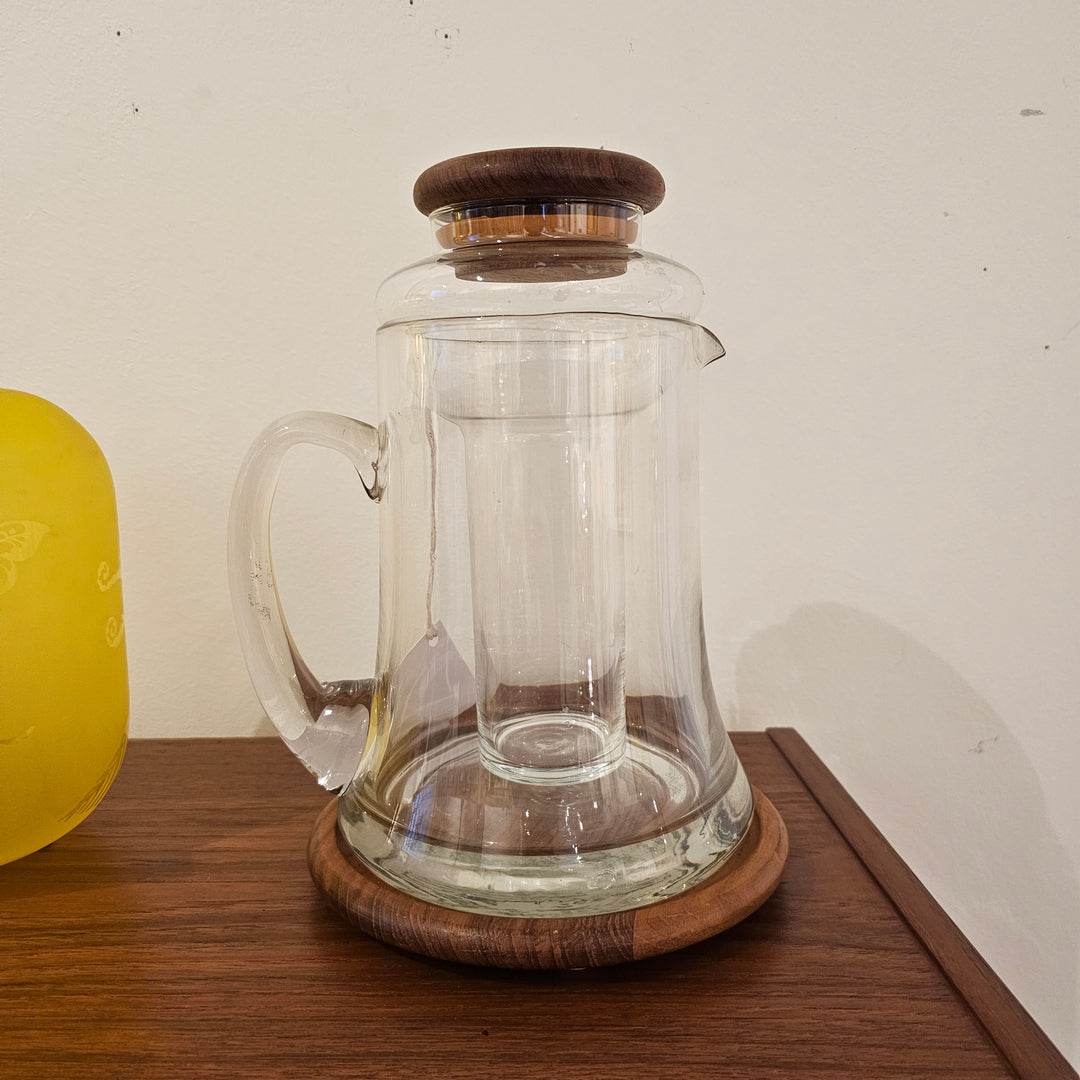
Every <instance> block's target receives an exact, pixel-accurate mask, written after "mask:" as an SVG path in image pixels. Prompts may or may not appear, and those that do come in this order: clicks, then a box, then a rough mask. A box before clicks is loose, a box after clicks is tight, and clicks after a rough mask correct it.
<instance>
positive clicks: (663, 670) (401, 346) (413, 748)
mask: <svg viewBox="0 0 1080 1080" xmlns="http://www.w3.org/2000/svg"><path fill="white" fill-rule="evenodd" d="M639 219H640V215H639V214H637V213H636V211H635V210H634V208H632V207H624V206H623V207H620V206H614V207H600V208H597V207H596V206H594V205H593V204H578V203H574V204H568V203H559V204H548V205H544V206H539V207H535V206H533V207H505V206H503V207H494V208H492V207H488V208H481V211H478V212H476V213H475V214H472V215H470V214H469V213H467V212H465V211H453V210H451V211H445V212H439V213H436V214H435V215H433V224H434V226H435V232H436V237H437V241H438V242H439V243H440V247H441V246H442V245H449V246H448V247H446V249H445V250H440V253H439V254H437V255H436V256H435V257H434V258H432V259H428V260H425V261H424V262H422V263H419V264H416V265H415V266H412V267H408V268H406V269H405V270H403V271H401V272H400V273H399V274H397V275H395V276H394V277H393V278H391V279H390V280H389V281H388V282H387V283H386V285H384V287H383V289H382V290H381V292H380V295H379V300H378V304H379V311H380V315H381V316H382V318H383V320H384V324H383V326H382V327H381V329H380V330H379V332H378V334H377V338H376V348H377V360H378V374H379V406H378V413H379V417H380V420H379V425H378V429H377V434H376V431H375V430H373V429H371V428H367V426H366V425H359V428H358V429H356V431H355V438H354V440H353V443H352V445H351V446H348V447H347V446H344V445H338V448H339V449H342V450H343V452H346V453H348V454H350V456H352V457H353V459H354V461H355V462H356V463H357V466H358V468H359V469H360V471H361V474H362V475H364V474H365V473H367V474H368V476H370V477H371V479H370V481H369V480H368V479H367V477H365V483H368V486H369V490H370V492H371V493H372V495H373V497H376V498H378V500H379V501H380V503H381V506H380V514H381V537H380V622H379V644H378V656H377V660H376V676H375V678H374V680H372V681H371V682H370V684H364V685H361V684H356V687H354V688H353V689H354V690H356V691H357V692H356V693H354V694H353V696H352V697H351V698H350V695H349V693H348V690H349V688H348V687H344V688H343V687H342V686H340V685H339V686H336V687H334V688H331V689H330V690H329V691H328V690H326V689H324V690H322V691H321V692H320V690H319V689H318V687H317V685H316V684H314V682H313V680H312V679H311V677H310V676H309V675H308V674H307V672H306V669H304V668H303V665H302V662H300V661H299V658H298V657H297V656H296V655H295V650H294V649H293V648H292V647H291V644H290V643H288V640H287V631H286V630H285V629H284V624H283V622H282V623H281V627H280V634H278V636H277V637H275V634H276V633H277V632H276V631H275V630H274V623H275V616H276V615H277V612H276V610H275V609H276V604H273V603H270V604H261V605H260V602H259V599H258V593H259V589H260V588H261V587H262V586H261V585H260V575H259V573H258V572H257V571H253V570H252V566H253V565H254V563H253V560H254V562H258V561H259V559H261V558H262V556H261V555H258V554H256V555H255V556H252V555H251V551H252V550H253V549H252V548H251V546H250V545H245V544H243V543H238V544H237V545H236V549H237V550H236V552H234V556H233V576H234V596H235V595H236V593H237V590H238V589H243V590H244V592H245V594H246V595H245V596H244V597H243V598H242V599H241V601H240V603H239V604H238V605H237V611H238V617H239V619H240V621H241V625H242V638H243V637H244V631H243V626H244V624H245V620H246V621H247V623H250V624H251V626H252V629H251V633H250V635H249V638H250V639H251V640H250V641H247V643H246V644H245V651H246V652H248V654H249V665H250V664H251V653H252V651H255V652H256V653H257V654H258V656H259V657H264V656H265V655H266V654H267V652H269V653H272V654H274V659H273V662H272V663H270V664H269V665H267V664H265V663H264V662H263V660H261V659H257V660H256V663H255V665H254V666H253V668H252V674H253V677H254V678H255V681H256V685H257V686H259V684H260V676H259V675H258V673H257V671H256V668H257V667H258V665H259V664H263V666H264V667H266V668H267V670H266V672H265V676H266V678H265V679H264V682H266V684H267V685H269V681H272V679H273V678H274V677H275V676H274V675H273V669H275V668H277V669H280V668H285V669H286V670H287V673H288V674H289V676H290V679H291V691H290V685H289V684H288V683H282V682H281V680H280V679H279V681H278V685H279V687H281V688H282V689H281V692H280V693H279V694H278V695H277V698H276V700H277V702H278V706H277V708H278V711H279V712H282V706H281V702H282V701H286V705H285V707H284V711H286V712H289V711H290V710H291V715H290V716H289V717H285V718H284V720H283V721H280V726H281V727H282V730H283V732H284V733H285V734H286V737H287V738H289V739H290V741H291V742H292V744H293V745H294V746H295V747H296V748H297V749H298V751H299V752H300V753H301V754H302V755H304V756H307V755H306V747H307V746H308V745H313V743H314V741H315V740H317V738H318V736H317V732H318V729H319V728H320V726H323V727H325V728H326V729H327V731H328V732H330V731H332V732H334V733H335V734H334V736H333V739H334V740H335V742H334V747H335V748H334V749H333V750H332V752H329V753H328V754H326V755H324V756H323V757H322V758H321V759H320V760H319V761H318V762H315V761H312V767H313V768H314V770H315V771H317V772H318V773H320V774H321V775H322V776H323V777H324V780H326V781H327V782H328V783H330V784H331V785H332V786H341V787H342V788H343V790H342V794H341V799H340V801H339V817H338V820H339V827H340V829H341V831H342V833H343V835H344V836H345V838H346V839H347V841H348V842H349V844H350V845H351V846H352V848H353V849H354V850H355V851H356V852H357V854H358V855H359V856H360V857H361V859H363V860H364V862H365V863H366V864H367V865H368V866H370V867H371V868H372V870H373V871H374V872H375V873H377V874H379V875H380V876H382V877H383V878H384V879H386V880H388V881H390V882H391V883H392V884H394V885H395V886H397V887H398V888H400V889H402V890H404V891H406V892H409V893H411V894H413V895H416V896H420V897H421V898H423V899H426V900H429V901H431V902H433V903H436V904H440V905H444V906H448V907H453V908H459V909H463V910H479V911H487V912H490V913H492V914H496V915H516V916H533V917H551V916H560V915H572V914H597V913H601V912H611V911H618V910H624V909H628V908H633V907H637V906H641V905H643V904H647V903H651V902H653V901H655V900H659V899H661V898H663V897H665V896H669V895H672V894H674V893H677V892H679V891H681V890H683V889H685V888H688V887H690V886H691V885H693V884H695V883H696V882H698V881H700V880H702V879H703V878H704V877H705V876H707V875H708V874H709V873H711V872H712V871H713V870H715V869H716V868H717V867H718V866H719V865H720V864H721V863H722V862H723V860H724V859H725V858H726V857H727V855H728V854H730V852H731V851H732V850H733V849H734V847H735V845H736V844H737V843H738V841H739V840H740V839H741V837H742V835H743V834H744V832H745V830H746V828H747V827H748V825H749V822H750V818H751V815H752V810H753V804H752V797H751V792H750V788H749V785H748V783H747V781H746V778H745V776H744V774H743V772H742V768H741V765H740V763H739V761H738V759H737V757H736V756H735V754H734V751H733V750H732V747H731V744H730V741H729V739H728V736H727V733H726V731H725V729H724V726H723V723H722V720H721V717H720V714H719V711H718V709H717V705H716V701H715V698H714V695H713V692H712V687H711V685H710V680H709V671H708V659H707V656H706V652H705V645H704V638H703V631H702V612H701V585H700V554H699V547H698V498H699V493H698V468H697V462H698V416H697V380H698V377H699V373H700V369H701V367H702V366H703V365H704V364H706V363H708V362H709V361H710V360H712V359H714V358H715V357H716V356H718V355H720V354H722V351H723V350H722V348H721V347H720V346H719V343H718V342H717V341H716V339H715V338H713V337H712V335H711V334H709V333H708V331H705V330H703V329H702V328H701V327H699V326H697V325H696V324H694V323H693V321H692V318H693V315H694V314H695V313H696V309H697V305H698V304H699V302H700V298H701V286H700V283H699V282H698V280H697V278H696V277H695V276H694V275H693V274H692V273H691V272H690V271H689V270H687V269H686V268H684V267H681V266H679V265H678V264H675V263H672V262H670V261H669V260H666V259H663V258H661V257H659V256H655V255H651V254H648V253H646V252H644V251H642V250H641V249H640V247H639V246H638V245H639V237H640V220H639ZM545 229H548V230H549V232H544V231H543V230H545ZM515 230H516V231H515ZM345 423H346V424H354V425H355V424H356V422H355V421H346V422H345ZM283 430H287V431H289V432H290V434H289V435H287V436H283V435H281V434H280V433H281V432H282V431H283ZM341 430H344V429H343V428H341V425H340V424H339V426H338V428H334V427H333V425H332V424H331V423H330V422H329V421H327V420H325V419H323V420H320V419H316V418H313V417H312V415H311V414H306V416H303V417H297V418H292V419H291V420H290V421H289V422H288V423H285V424H283V425H279V427H278V428H277V432H278V435H270V436H268V438H267V439H265V440H264V443H263V449H256V451H255V452H254V460H255V461H256V465H254V466H253V465H249V467H248V470H247V472H248V473H250V477H249V478H248V479H245V477H243V476H242V478H241V481H240V484H239V486H238V495H237V502H236V503H234V515H233V518H234V519H233V525H232V529H231V531H232V533H233V535H234V536H235V535H246V534H247V532H248V530H249V528H250V525H251V521H252V520H253V519H259V518H260V517H261V513H262V511H261V510H260V509H259V507H258V506H257V505H256V503H255V502H253V501H251V500H250V499H247V501H245V499H246V496H245V495H244V492H245V490H249V491H250V490H258V489H262V490H264V491H266V490H269V491H271V492H272V483H273V481H272V478H271V477H270V474H269V473H267V474H266V475H265V476H263V477H262V478H261V479H259V478H256V477H255V474H256V473H258V472H259V467H258V465H257V462H258V459H259V458H260V456H262V457H264V458H265V457H267V456H269V457H270V458H273V457H274V455H276V454H278V453H280V452H283V450H270V449H266V447H269V446H275V445H277V444H278V443H281V442H282V439H284V441H285V442H288V441H290V440H291V441H296V440H297V439H300V438H312V439H314V440H315V441H321V442H323V443H324V444H325V445H332V444H336V443H335V440H340V438H341V437H342V436H340V435H339V431H341ZM271 472H272V470H271ZM244 551H247V562H244ZM267 554H268V548H267ZM264 577H265V575H264ZM252 589H254V590H255V597H254V600H253V599H252ZM260 606H262V607H264V608H266V610H267V614H265V615H259V616H252V615H251V610H252V609H253V608H254V609H256V610H258V608H259V607H260ZM245 640H246V639H245ZM275 641H276V644H275ZM259 642H262V643H263V644H259ZM290 692H291V694H292V703H291V705H290V704H288V702H287V699H288V698H289V694H290ZM273 696H274V695H273V693H272V692H264V693H263V699H264V703H266V702H267V699H268V698H272V697H273ZM361 700H362V701H363V703H364V704H365V705H368V706H369V707H370V719H369V723H368V725H367V727H366V728H364V729H363V730H362V736H363V737H362V739H360V738H359V736H358V735H357V733H356V732H357V729H356V725H355V721H354V715H355V714H356V712H357V711H358V708H357V702H359V701H361ZM305 710H306V713H305ZM268 711H271V707H270V706H269V705H268ZM271 716H272V717H273V716H274V713H273V711H271ZM350 731H352V732H353V734H352V736H350V735H349V732H350ZM361 743H362V748H361ZM357 757H358V758H359V760H356V758H357Z"/></svg>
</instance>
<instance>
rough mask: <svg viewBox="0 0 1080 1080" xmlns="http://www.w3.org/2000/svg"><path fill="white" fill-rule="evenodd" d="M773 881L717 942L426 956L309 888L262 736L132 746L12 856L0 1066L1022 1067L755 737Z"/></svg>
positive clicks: (926, 1073)
mask: <svg viewBox="0 0 1080 1080" xmlns="http://www.w3.org/2000/svg"><path fill="white" fill-rule="evenodd" d="M734 742H735V745H736V749H737V750H738V752H739V754H740V756H741V758H742V760H743V762H744V763H745V765H746V768H747V772H748V774H749V776H750V778H751V780H752V781H753V782H754V783H755V784H756V786H758V787H759V788H761V789H762V790H763V791H764V792H765V793H766V794H767V795H768V796H769V798H770V799H772V801H773V802H774V803H775V804H776V806H777V808H778V809H779V811H780V813H781V814H782V815H783V818H784V820H785V822H786V824H787V827H788V831H789V834H790V839H791V853H790V856H789V859H788V863H787V867H786V869H785V872H784V877H783V880H782V882H781V884H780V887H779V888H778V889H777V891H776V892H775V893H774V895H773V896H772V898H771V899H770V900H769V901H768V902H766V903H765V904H764V905H763V906H762V907H761V908H760V909H759V910H758V911H757V912H755V913H754V914H753V915H751V916H750V917H749V918H747V919H746V920H745V921H743V922H741V923H740V924H739V925H738V926H736V927H733V928H732V929H731V930H729V931H727V932H726V933H724V934H721V935H720V936H719V937H715V938H711V939H709V940H707V941H704V942H701V943H700V944H697V945H693V946H691V947H689V948H686V949H683V950H681V951H679V952H676V953H671V954H668V955H666V956H662V957H657V958H654V959H650V960H641V961H636V962H633V963H628V964H623V965H619V966H616V967H609V968H599V969H594V970H591V971H583V972H506V971H500V970H497V969H489V968H473V967H466V966H464V965H457V964H451V963H447V962H443V961H437V960H429V959H424V958H421V957H417V956H414V955H412V954H409V953H405V952H401V951H398V950H395V949H392V948H389V947H387V946H385V945H382V944H380V943H378V942H376V941H374V940H372V939H371V938H368V937H366V936H365V935H363V934H359V933H357V932H356V931H355V930H353V929H352V928H351V927H350V926H348V925H347V924H346V923H345V922H344V921H342V920H341V919H340V918H338V916H337V915H336V914H335V913H334V912H333V911H332V910H331V909H330V907H329V906H328V905H327V904H326V903H325V901H324V900H323V899H322V897H321V896H320V894H319V892H318V890H317V889H316V887H315V885H314V883H313V882H312V881H311V878H310V876H309V874H308V870H307V866H306V861H305V860H306V848H307V837H308V833H309V831H310V829H311V826H312V823H313V822H314V820H315V817H316V815H317V813H318V812H319V811H320V810H321V809H322V807H323V806H324V805H325V803H326V798H327V797H326V794H325V792H323V791H321V790H320V789H319V788H318V787H317V786H316V785H315V784H314V782H313V781H311V780H310V778H309V777H308V776H307V774H306V773H305V772H304V770H303V769H302V768H301V766H300V765H299V764H297V763H296V762H295V761H293V760H292V759H291V758H290V756H289V754H288V751H287V750H286V749H285V747H284V746H283V745H281V744H279V743H278V742H277V741H274V740H261V739H258V740H244V739H237V740H191V741H181V740H177V741H171V740H147V741H135V742H133V743H132V744H131V746H130V748H129V751H128V757H127V760H126V761H125V763H124V766H123V768H122V769H121V772H120V775H119V777H118V778H117V781H116V783H115V784H114V786H113V788H112V790H111V791H110V793H109V794H108V795H107V796H106V798H105V800H104V801H103V802H102V804H101V805H100V806H99V807H98V809H97V810H95V811H94V813H93V814H92V815H91V816H90V817H89V818H88V819H87V820H86V821H85V822H84V823H83V824H82V825H80V826H79V827H78V828H77V829H76V830H74V832H72V833H70V834H69V835H67V836H65V837H64V838H63V839H61V840H59V841H57V842H56V843H55V844H53V845H52V846H51V847H49V848H47V849H46V850H44V851H41V852H38V853H36V854H35V855H31V856H28V857H27V858H25V859H23V860H21V861H19V862H17V863H13V864H11V865H9V866H5V867H0V1077H3V1078H4V1080H27V1078H35V1080H37V1078H41V1077H64V1078H68V1077H71V1078H82V1077H93V1078H96V1077H108V1078H114V1080H123V1078H128V1077H138V1078H140V1080H144V1078H157V1077H162V1078H165V1077H168V1078H174V1080H183V1078H187V1077H210V1078H217V1077H222V1078H225V1077H228V1078H230V1080H233V1078H239V1077H259V1078H269V1080H272V1078H277V1077H304V1078H310V1077H312V1076H316V1077H320V1078H321V1077H327V1078H336V1077H354V1078H355V1077H359V1078H367V1077H371V1078H376V1077H377V1078H380V1080H393V1078H396V1077H403V1078H406V1077H407V1078H409V1080H417V1078H422V1077H440V1078H446V1080H474V1078H477V1077H488V1076H491V1077H506V1076H513V1077H515V1078H522V1080H529V1078H533V1077H544V1078H552V1077H557V1078H561V1080H608V1078H610V1080H615V1078H620V1077H634V1078H637V1080H676V1078H678V1080H685V1078H686V1077H695V1078H697V1077H725V1078H734V1080H739V1078H747V1080H749V1078H764V1077H774V1078H775V1077H781V1078H817V1080H825V1078H830V1080H834V1078H844V1077H858V1078H860V1080H867V1078H878V1077H880V1078H899V1077H904V1078H911V1080H916V1078H917V1080H926V1078H929V1077H969V1078H978V1080H995V1078H999V1077H1014V1076H1015V1075H1016V1074H1015V1073H1013V1072H1012V1071H1011V1070H1010V1069H1009V1067H1008V1066H1007V1065H1006V1064H1005V1062H1004V1061H1003V1059H1002V1058H1001V1056H1000V1055H999V1053H998V1052H997V1050H996V1049H995V1047H994V1046H993V1044H992V1043H991V1042H990V1040H989V1039H988V1038H987V1036H986V1034H985V1033H984V1031H983V1029H982V1028H981V1027H980V1025H979V1024H978V1023H977V1021H976V1020H975V1019H974V1018H973V1017H972V1015H971V1013H970V1012H969V1010H968V1009H967V1007H966V1006H965V1005H964V1003H963V1002H962V1001H961V999H960V998H959V997H958V996H957V994H956V993H955V991H954V990H953V988H952V986H951V985H950V983H949V982H948V980H947V979H945V978H944V977H943V975H942V974H941V971H940V970H939V968H938V967H937V965H936V964H935V963H934V961H933V960H932V959H931V958H930V957H929V956H928V955H927V953H926V952H925V950H924V949H923V947H922V945H921V944H920V943H919V941H918V940H917V938H916V937H915V936H914V935H913V934H912V933H911V931H910V929H909V928H908V926H907V925H906V924H905V923H904V921H903V920H902V919H900V918H899V917H898V916H897V913H896V911H895V909H894V907H893V905H892V903H891V902H890V901H889V899H888V898H887V897H886V896H885V894H884V893H883V892H882V890H881V888H880V887H879V886H878V884H877V883H876V882H875V880H874V879H873V877H872V876H871V874H870V873H869V872H868V871H867V869H866V867H865V866H864V865H863V863H862V862H860V860H859V859H858V858H857V857H856V855H855V854H854V853H853V852H852V850H851V848H850V847H849V846H848V845H847V843H846V842H845V841H844V839H843V838H842V837H841V835H840V834H839V832H838V831H837V830H836V828H835V827H834V826H833V824H832V823H831V821H830V820H829V818H828V817H827V816H826V815H825V814H824V813H823V812H822V810H821V808H820V807H819V806H818V804H817V803H816V802H815V800H814V799H813V798H812V797H811V796H810V794H809V793H808V792H807V789H806V787H805V786H804V784H803V783H802V782H801V781H800V780H799V778H798V777H797V776H796V774H795V773H794V772H793V771H792V769H791V768H790V766H789V765H788V764H787V762H786V761H785V759H784V758H783V756H782V755H781V754H780V753H779V751H778V750H777V749H776V747H775V746H774V745H773V744H772V742H771V741H770V740H769V738H768V737H767V736H766V735H764V734H736V735H735V736H734Z"/></svg>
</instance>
